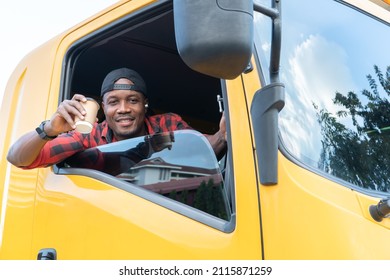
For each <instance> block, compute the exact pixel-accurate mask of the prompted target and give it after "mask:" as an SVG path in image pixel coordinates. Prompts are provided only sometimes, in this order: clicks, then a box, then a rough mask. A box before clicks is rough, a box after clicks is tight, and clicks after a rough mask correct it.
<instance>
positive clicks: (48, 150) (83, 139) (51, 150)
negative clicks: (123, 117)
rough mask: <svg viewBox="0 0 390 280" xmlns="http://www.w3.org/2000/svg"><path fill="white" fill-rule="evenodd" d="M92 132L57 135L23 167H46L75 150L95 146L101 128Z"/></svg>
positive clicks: (72, 153) (73, 152)
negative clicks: (32, 160)
mask: <svg viewBox="0 0 390 280" xmlns="http://www.w3.org/2000/svg"><path fill="white" fill-rule="evenodd" d="M93 132H94V133H91V134H86V135H83V134H81V133H79V132H75V131H72V132H69V133H64V134H61V135H59V136H58V137H57V138H55V139H53V140H51V141H49V142H47V143H46V144H45V146H43V148H42V150H41V152H40V153H39V155H38V156H37V158H36V159H35V160H34V162H32V163H31V164H30V165H28V166H25V167H24V169H32V168H37V167H48V166H51V165H53V164H57V163H59V162H61V161H63V160H65V159H67V158H68V157H70V156H72V155H74V154H75V153H77V152H81V151H84V150H85V149H88V148H92V147H96V146H97V145H98V142H99V135H100V132H101V130H100V129H96V127H95V129H94V130H93ZM100 144H103V143H100Z"/></svg>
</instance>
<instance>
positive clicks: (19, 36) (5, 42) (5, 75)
mask: <svg viewBox="0 0 390 280" xmlns="http://www.w3.org/2000/svg"><path fill="white" fill-rule="evenodd" d="M116 2H118V0H66V1H65V0H64V1H58V0H57V1H49V0H34V1H31V0H19V1H2V2H1V4H0V38H1V42H2V43H1V44H0V61H1V63H0V105H1V103H2V98H3V94H4V90H5V87H6V84H7V81H8V79H9V77H10V75H11V73H12V71H13V70H14V69H15V67H16V65H17V64H18V63H19V61H20V60H21V59H22V58H23V57H24V56H25V55H27V54H28V53H29V52H30V51H31V50H33V49H34V48H36V47H38V46H39V45H41V44H43V43H44V42H46V41H48V40H49V39H51V38H52V37H54V36H55V35H57V34H59V33H61V32H62V31H64V30H66V29H68V28H70V27H72V26H74V25H76V24H78V23H79V22H81V21H83V20H84V19H86V18H88V17H90V16H92V15H94V14H96V13H97V12H99V11H101V10H103V9H105V8H106V7H108V6H110V5H112V4H113V3H116Z"/></svg>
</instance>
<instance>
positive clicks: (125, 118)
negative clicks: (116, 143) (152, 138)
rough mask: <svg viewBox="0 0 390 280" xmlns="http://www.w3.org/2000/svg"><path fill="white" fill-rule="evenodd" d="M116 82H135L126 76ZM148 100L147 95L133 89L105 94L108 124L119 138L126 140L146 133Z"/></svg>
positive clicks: (104, 106) (104, 109)
mask: <svg viewBox="0 0 390 280" xmlns="http://www.w3.org/2000/svg"><path fill="white" fill-rule="evenodd" d="M115 84H129V85H132V84H133V83H132V82H131V81H130V80H128V79H125V78H122V79H119V80H118V81H116V82H115ZM146 102H147V100H146V98H145V96H144V95H143V94H142V93H140V92H137V91H133V90H113V91H110V92H107V93H106V94H105V95H104V96H103V104H102V105H103V111H104V114H105V116H106V120H107V124H108V126H109V127H110V128H111V129H112V131H113V133H114V136H115V138H116V139H117V140H124V139H128V138H132V137H137V136H142V135H145V134H146V129H145V124H144V120H145V113H146V108H145V104H146Z"/></svg>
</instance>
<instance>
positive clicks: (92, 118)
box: [75, 97, 100, 134]
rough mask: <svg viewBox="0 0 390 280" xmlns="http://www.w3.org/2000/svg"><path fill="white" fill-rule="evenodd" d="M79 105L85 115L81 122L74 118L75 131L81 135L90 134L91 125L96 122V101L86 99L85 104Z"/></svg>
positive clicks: (97, 106)
mask: <svg viewBox="0 0 390 280" xmlns="http://www.w3.org/2000/svg"><path fill="white" fill-rule="evenodd" d="M81 104H82V105H83V107H84V110H85V112H87V113H86V114H85V115H84V119H83V120H80V119H79V118H78V117H76V119H75V124H76V131H78V132H80V133H83V134H88V133H91V131H92V128H93V124H94V123H95V122H96V116H97V112H98V110H99V108H100V106H99V104H98V103H97V102H96V100H94V99H93V98H90V97H87V102H83V103H81Z"/></svg>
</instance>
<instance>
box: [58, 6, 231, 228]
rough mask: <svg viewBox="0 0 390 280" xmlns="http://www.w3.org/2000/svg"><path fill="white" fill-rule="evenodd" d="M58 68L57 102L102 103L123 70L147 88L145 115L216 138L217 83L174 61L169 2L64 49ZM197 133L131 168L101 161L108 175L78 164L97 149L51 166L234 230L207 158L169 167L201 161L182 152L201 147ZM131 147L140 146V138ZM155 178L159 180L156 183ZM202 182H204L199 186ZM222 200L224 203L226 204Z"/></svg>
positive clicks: (219, 87) (216, 171) (220, 90)
mask: <svg viewBox="0 0 390 280" xmlns="http://www.w3.org/2000/svg"><path fill="white" fill-rule="evenodd" d="M63 66H64V69H65V71H64V74H63V84H62V97H61V100H59V101H62V100H63V99H70V98H71V97H72V95H74V94H75V93H80V94H83V95H85V96H87V97H92V98H94V99H95V100H98V102H99V103H100V102H101V97H100V89H101V84H102V81H103V79H104V77H105V76H106V74H107V73H108V72H110V71H111V70H113V69H116V68H121V67H127V68H131V69H134V70H136V71H137V72H138V73H140V75H141V76H142V77H143V78H144V80H145V82H146V86H147V96H148V100H149V109H148V113H149V114H160V113H168V112H173V113H177V114H179V115H181V117H182V118H183V119H184V120H185V121H186V122H187V123H188V124H189V125H190V126H191V127H192V128H194V129H195V130H197V131H199V132H200V133H204V134H214V133H215V132H216V131H218V129H219V121H220V118H221V112H220V111H219V106H218V103H217V96H218V95H219V96H221V95H223V82H222V81H221V80H219V79H216V78H212V77H210V76H206V75H203V74H200V73H198V72H195V71H193V70H191V69H190V68H189V67H188V66H187V65H186V64H185V63H184V62H183V61H182V59H181V58H180V56H179V53H178V50H177V48H176V42H175V35H174V23H173V11H172V3H160V4H156V5H155V7H154V9H150V7H149V8H148V10H147V11H142V9H141V10H139V12H137V13H132V14H131V15H129V16H128V17H124V18H122V19H121V20H119V21H117V22H113V23H112V24H110V25H109V26H106V27H105V28H103V29H101V30H97V31H95V32H94V33H93V34H90V36H87V37H85V38H82V39H81V40H79V41H78V42H76V43H75V44H74V45H73V46H72V47H71V48H70V49H69V50H68V52H67V55H66V58H65V60H64V62H63ZM100 110H101V109H100ZM98 118H99V122H101V121H103V120H104V114H103V112H102V111H99V113H98ZM200 133H199V135H197V136H194V135H193V133H192V134H191V133H190V135H191V136H192V137H189V136H188V135H187V136H185V135H186V134H183V133H179V134H178V135H177V136H176V132H175V139H176V141H175V142H174V144H175V145H174V146H175V147H177V146H179V147H181V148H175V149H173V150H172V151H177V152H176V153H173V152H171V153H169V155H170V156H169V159H167V158H165V156H160V155H154V156H153V157H150V156H149V157H145V158H144V159H143V160H142V161H140V162H139V163H138V164H137V165H135V166H134V167H133V166H130V165H129V162H130V160H129V157H125V156H123V155H122V156H118V155H117V158H116V159H114V157H115V156H113V157H111V160H110V161H109V160H106V168H100V169H99V168H97V167H96V165H94V166H92V167H91V166H89V167H88V166H87V164H85V165H80V164H76V163H79V162H80V161H81V160H80V159H81V158H83V157H84V159H85V157H86V156H88V155H91V153H92V154H93V153H97V152H100V148H98V149H92V150H87V151H85V152H84V153H83V154H81V155H77V157H78V158H73V159H70V160H69V161H68V162H65V163H62V164H59V165H57V166H56V167H55V169H56V172H57V173H58V174H79V175H85V176H89V177H93V178H96V179H98V180H101V181H104V182H108V183H109V184H111V185H112V186H115V187H119V188H121V189H124V190H126V191H129V192H130V193H135V194H137V195H139V196H141V197H144V198H146V199H149V200H151V201H153V202H155V203H157V204H160V205H162V206H165V207H167V208H169V209H172V210H174V211H176V212H179V213H181V214H184V215H186V216H189V217H191V218H193V219H196V220H199V221H201V222H203V223H206V224H209V225H211V226H214V227H216V228H219V229H221V230H224V231H229V230H231V228H232V225H233V223H231V211H232V207H231V205H232V201H231V200H232V194H231V192H230V193H229V194H227V193H226V190H225V186H224V183H223V180H222V176H221V173H220V171H219V166H218V165H215V163H216V162H217V161H216V158H215V155H214V154H213V153H212V151H211V154H207V153H206V154H205V153H203V162H204V164H206V166H203V165H200V166H199V165H197V166H193V165H191V164H189V163H185V162H181V163H180V164H179V163H175V161H176V160H177V159H178V158H180V159H183V155H180V153H182V152H187V153H188V152H189V150H191V151H192V153H199V154H198V155H197V156H199V157H201V158H202V152H201V149H188V148H187V149H186V148H185V147H186V145H188V143H189V142H191V141H189V139H190V138H191V139H195V141H196V139H198V140H197V141H198V142H199V143H203V144H204V141H205V138H202V135H201V134H200ZM186 137H187V138H186ZM188 137H189V138H188ZM184 138H185V139H184ZM150 139H152V137H150ZM141 140H142V139H141ZM134 141H136V142H137V141H138V142H137V143H138V144H139V143H140V139H135V140H134ZM134 141H133V140H131V139H130V140H127V141H124V143H123V144H119V147H120V148H119V150H118V151H120V152H122V153H125V152H124V151H125V150H128V149H129V147H130V146H132V144H131V143H133V142H134ZM206 141H207V140H206ZM134 143H135V142H134ZM207 144H208V143H207ZM112 145H113V147H114V148H113V147H112ZM112 145H110V144H109V145H106V146H107V147H106V146H104V147H102V148H101V149H103V150H104V151H111V149H118V143H114V144H112ZM135 146H137V145H135ZM135 146H134V147H135ZM126 147H127V148H126ZM187 147H188V146H187ZM195 147H196V145H195V146H193V147H192V148H195ZM198 148H199V147H198ZM167 151H170V150H167ZM167 151H165V150H164V151H163V152H165V153H166V152H167ZM208 153H210V151H209V152H208ZM103 154H104V155H105V156H106V159H108V158H110V157H109V156H108V155H109V154H110V153H107V154H106V153H103ZM111 155H112V153H111ZM191 156H196V155H194V154H192V155H189V154H187V159H190V158H191ZM172 158H174V159H173V161H172V160H171V159H172ZM116 160H118V161H116ZM108 161H109V163H107V162H108ZM116 163H117V164H119V165H120V166H117V167H118V168H119V169H118V170H121V172H119V173H118V172H117V171H118V170H115V171H113V170H112V169H113V168H114V165H115V164H116ZM121 164H122V165H121ZM221 164H222V165H223V162H221ZM210 165H211V166H212V167H210ZM152 166H153V167H152ZM161 166H163V167H161ZM168 166H170V167H171V168H168ZM149 167H151V168H149ZM157 167H159V168H157ZM160 167H161V168H160ZM110 168H111V170H110ZM194 169H195V171H194ZM197 169H199V170H198V171H196V170H197ZM96 170H98V171H96ZM183 170H184V171H183ZM186 170H187V171H186ZM210 170H211V171H213V172H211V171H210ZM210 172H211V173H213V174H211V173H210ZM209 173H210V174H209ZM153 176H157V177H156V178H155V180H154V179H152V178H153ZM206 177H207V178H208V179H207V180H203V179H204V178H206ZM214 177H215V178H214ZM151 181H153V182H151ZM139 186H142V187H143V188H139ZM151 193H153V194H151ZM155 194H159V196H156V195H155ZM226 197H230V201H227V199H226ZM172 200H175V203H172ZM183 204H184V206H183ZM188 206H190V207H188ZM191 209H192V210H191ZM198 210H201V211H198ZM210 215H211V216H210Z"/></svg>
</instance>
